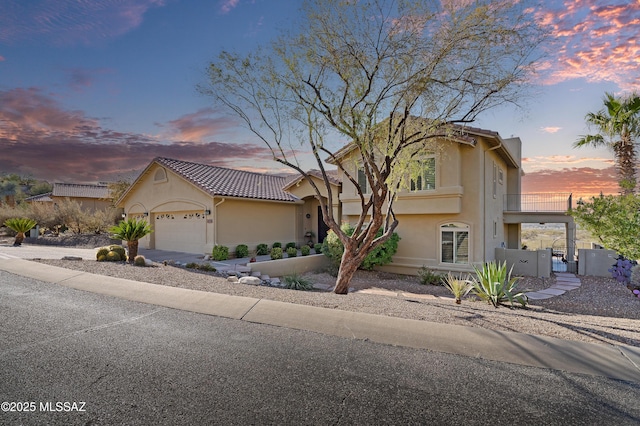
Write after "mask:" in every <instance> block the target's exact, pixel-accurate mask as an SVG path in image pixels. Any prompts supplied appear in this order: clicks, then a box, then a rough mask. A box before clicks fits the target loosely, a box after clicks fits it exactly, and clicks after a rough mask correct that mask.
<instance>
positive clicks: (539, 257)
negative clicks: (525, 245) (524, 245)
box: [496, 248, 551, 278]
mask: <svg viewBox="0 0 640 426" xmlns="http://www.w3.org/2000/svg"><path fill="white" fill-rule="evenodd" d="M496 261H497V262H500V263H502V262H504V261H506V262H507V269H511V267H513V272H512V274H513V275H524V276H527V277H545V278H546V277H550V276H551V249H546V250H536V251H531V250H517V249H504V248H497V249H496Z"/></svg>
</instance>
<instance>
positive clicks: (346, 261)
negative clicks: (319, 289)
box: [333, 255, 362, 294]
mask: <svg viewBox="0 0 640 426" xmlns="http://www.w3.org/2000/svg"><path fill="white" fill-rule="evenodd" d="M361 263H362V260H361V259H357V258H355V257H354V256H352V255H347V256H343V258H342V262H341V263H340V269H339V270H338V278H337V279H336V286H335V288H334V289H333V292H334V293H335V294H347V293H349V283H350V282H351V278H353V274H355V273H356V271H357V270H358V267H359V266H360V264H361Z"/></svg>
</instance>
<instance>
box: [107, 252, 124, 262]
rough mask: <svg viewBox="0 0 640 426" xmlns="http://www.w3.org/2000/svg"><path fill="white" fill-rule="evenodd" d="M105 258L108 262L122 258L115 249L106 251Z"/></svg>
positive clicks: (118, 260)
mask: <svg viewBox="0 0 640 426" xmlns="http://www.w3.org/2000/svg"><path fill="white" fill-rule="evenodd" d="M106 260H107V261H109V262H120V261H121V260H122V258H121V257H120V254H119V253H118V252H117V251H114V250H112V251H110V252H109V253H107V259H106Z"/></svg>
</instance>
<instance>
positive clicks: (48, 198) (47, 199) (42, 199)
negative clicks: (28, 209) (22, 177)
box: [24, 192, 53, 202]
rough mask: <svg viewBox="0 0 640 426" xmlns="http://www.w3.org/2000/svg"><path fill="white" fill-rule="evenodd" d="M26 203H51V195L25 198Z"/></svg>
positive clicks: (48, 193)
mask: <svg viewBox="0 0 640 426" xmlns="http://www.w3.org/2000/svg"><path fill="white" fill-rule="evenodd" d="M24 200H25V201H26V202H32V201H40V202H52V201H53V200H52V199H51V193H50V192H47V193H45V194H38V195H32V196H31V197H27V198H25V199H24Z"/></svg>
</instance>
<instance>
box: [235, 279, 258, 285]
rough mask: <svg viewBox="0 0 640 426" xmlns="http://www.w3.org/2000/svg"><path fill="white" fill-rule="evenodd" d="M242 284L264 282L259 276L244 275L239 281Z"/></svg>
mask: <svg viewBox="0 0 640 426" xmlns="http://www.w3.org/2000/svg"><path fill="white" fill-rule="evenodd" d="M238 282H239V283H240V284H248V285H260V284H262V280H260V278H258V277H242V278H240V280H239V281H238Z"/></svg>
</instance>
